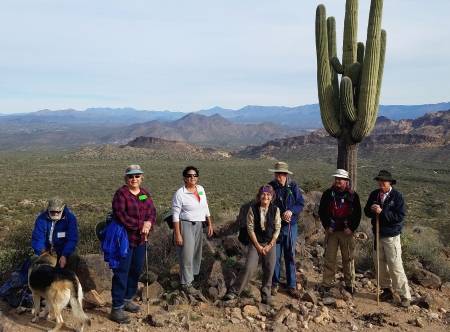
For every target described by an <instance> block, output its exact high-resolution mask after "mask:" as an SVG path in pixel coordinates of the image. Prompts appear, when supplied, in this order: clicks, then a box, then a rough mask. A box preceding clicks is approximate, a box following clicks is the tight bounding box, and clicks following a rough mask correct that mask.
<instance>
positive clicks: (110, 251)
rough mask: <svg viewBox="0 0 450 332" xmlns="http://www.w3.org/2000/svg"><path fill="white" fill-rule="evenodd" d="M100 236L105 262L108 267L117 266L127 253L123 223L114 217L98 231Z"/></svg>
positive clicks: (128, 244) (114, 267)
mask: <svg viewBox="0 0 450 332" xmlns="http://www.w3.org/2000/svg"><path fill="white" fill-rule="evenodd" d="M100 237H102V250H103V258H104V260H105V262H109V268H110V269H116V268H118V267H119V264H120V261H121V260H123V259H124V258H125V257H127V255H128V247H129V246H130V243H129V242H128V237H127V232H126V230H125V227H123V225H121V224H119V223H118V222H117V221H115V220H114V219H113V220H112V221H111V223H110V224H109V225H108V226H106V228H105V229H104V230H102V231H101V232H100Z"/></svg>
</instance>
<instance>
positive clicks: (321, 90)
mask: <svg viewBox="0 0 450 332" xmlns="http://www.w3.org/2000/svg"><path fill="white" fill-rule="evenodd" d="M316 53H317V90H318V96H319V105H320V116H321V118H322V123H323V125H324V128H325V130H326V131H327V132H328V133H329V134H330V135H331V136H333V137H339V135H340V134H341V128H340V126H339V122H338V119H337V116H336V114H337V110H336V109H335V105H336V103H335V101H334V99H335V98H334V95H333V86H332V76H331V67H330V61H329V53H328V33H327V23H326V11H325V6H324V5H322V4H321V5H318V6H317V10H316Z"/></svg>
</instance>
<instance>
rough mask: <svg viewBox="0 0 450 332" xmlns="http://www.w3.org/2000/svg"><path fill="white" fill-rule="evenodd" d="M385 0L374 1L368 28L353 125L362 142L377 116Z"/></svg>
mask: <svg viewBox="0 0 450 332" xmlns="http://www.w3.org/2000/svg"><path fill="white" fill-rule="evenodd" d="M382 11H383V0H372V1H371V4H370V13H369V25H368V28H367V42H366V53H365V58H364V65H363V72H362V77H361V89H360V95H359V101H358V118H357V120H356V122H355V124H354V125H353V129H352V138H353V139H354V140H355V141H356V142H361V141H362V140H363V139H364V138H365V137H366V136H368V135H369V134H370V131H371V130H372V129H373V127H371V124H372V122H373V118H374V117H375V118H376V116H377V113H378V110H377V109H376V108H375V98H376V95H377V91H376V87H377V86H378V84H377V80H378V68H379V61H380V46H381V14H382Z"/></svg>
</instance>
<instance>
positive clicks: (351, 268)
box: [345, 221, 354, 297]
mask: <svg viewBox="0 0 450 332" xmlns="http://www.w3.org/2000/svg"><path fill="white" fill-rule="evenodd" d="M347 228H348V223H347V221H346V222H345V229H347ZM345 237H346V238H347V257H348V263H349V265H350V282H351V285H352V297H353V288H354V287H353V260H352V258H351V257H350V245H349V243H348V235H346V236H345Z"/></svg>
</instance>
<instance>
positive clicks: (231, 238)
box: [223, 235, 245, 257]
mask: <svg viewBox="0 0 450 332" xmlns="http://www.w3.org/2000/svg"><path fill="white" fill-rule="evenodd" d="M223 249H224V250H225V253H226V254H227V255H228V256H229V257H233V256H236V255H237V254H239V253H240V252H242V251H243V250H245V249H244V246H243V245H242V244H241V243H240V242H239V240H238V236H237V235H228V236H227V237H226V238H225V239H224V240H223Z"/></svg>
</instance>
